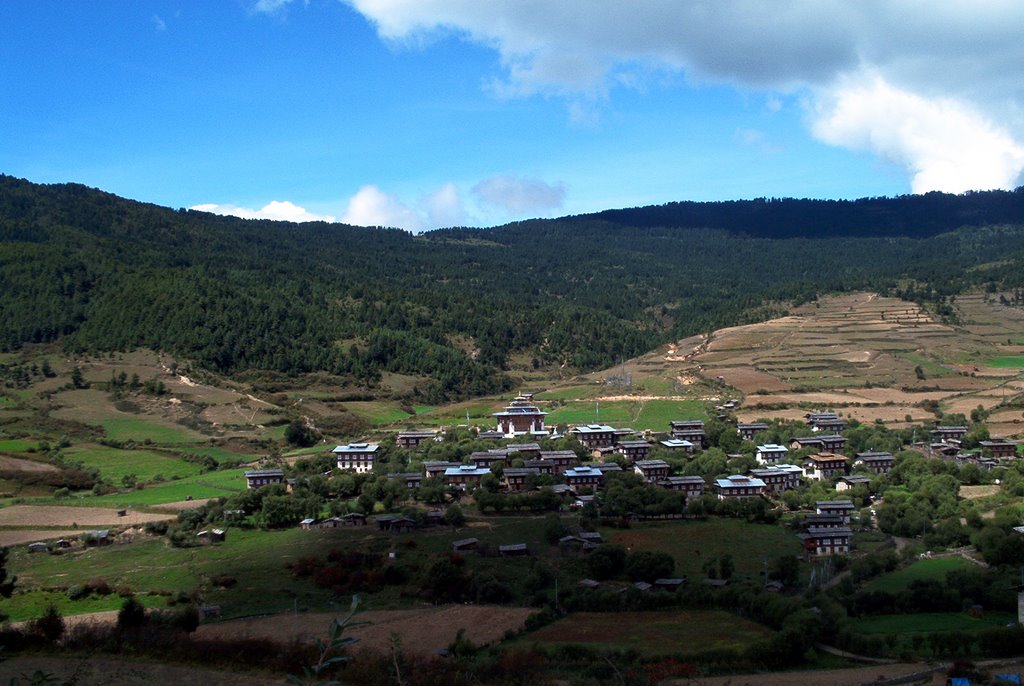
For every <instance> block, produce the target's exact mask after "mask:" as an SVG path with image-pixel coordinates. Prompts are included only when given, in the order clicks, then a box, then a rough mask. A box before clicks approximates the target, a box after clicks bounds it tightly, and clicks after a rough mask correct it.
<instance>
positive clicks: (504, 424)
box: [494, 393, 547, 438]
mask: <svg viewBox="0 0 1024 686" xmlns="http://www.w3.org/2000/svg"><path fill="white" fill-rule="evenodd" d="M546 415H547V412H542V411H541V410H540V409H539V408H538V407H537V406H536V405H534V404H533V394H532V393H520V394H519V395H518V396H516V398H515V399H514V400H513V401H512V402H511V403H509V404H508V406H507V407H506V408H505V410H504V411H502V412H495V413H494V417H495V419H497V420H498V431H500V432H501V433H502V435H504V436H507V437H509V438H512V437H513V436H522V435H523V434H530V435H534V436H541V435H546V434H547V430H546V429H545V428H544V417H545V416H546Z"/></svg>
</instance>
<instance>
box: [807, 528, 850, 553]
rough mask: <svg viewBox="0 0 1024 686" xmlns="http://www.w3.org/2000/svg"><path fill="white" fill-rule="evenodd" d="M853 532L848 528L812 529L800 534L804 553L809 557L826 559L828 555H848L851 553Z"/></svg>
mask: <svg viewBox="0 0 1024 686" xmlns="http://www.w3.org/2000/svg"><path fill="white" fill-rule="evenodd" d="M852 536H853V531H851V530H850V529H849V528H847V527H840V528H836V529H822V528H819V527H813V526H812V527H810V528H809V529H807V532H806V533H802V534H800V540H801V541H803V544H804V551H806V553H807V555H808V556H809V557H825V556H828V555H846V554H847V553H849V552H850V538H851V537H852Z"/></svg>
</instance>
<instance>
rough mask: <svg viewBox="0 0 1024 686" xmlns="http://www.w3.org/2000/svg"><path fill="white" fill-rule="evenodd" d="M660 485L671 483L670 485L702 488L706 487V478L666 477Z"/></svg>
mask: <svg viewBox="0 0 1024 686" xmlns="http://www.w3.org/2000/svg"><path fill="white" fill-rule="evenodd" d="M658 483H660V484H663V483H669V484H700V485H701V486H704V485H706V483H705V481H704V477H701V476H666V477H665V478H664V479H662V480H661V481H659V482H658Z"/></svg>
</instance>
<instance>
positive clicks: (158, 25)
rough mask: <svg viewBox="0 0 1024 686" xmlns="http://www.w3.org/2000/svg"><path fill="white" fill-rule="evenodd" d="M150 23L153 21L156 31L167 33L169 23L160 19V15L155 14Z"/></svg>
mask: <svg viewBox="0 0 1024 686" xmlns="http://www.w3.org/2000/svg"><path fill="white" fill-rule="evenodd" d="M150 21H152V22H153V28H155V29H156V30H157V31H166V30H167V22H165V21H164V20H163V19H162V18H161V17H160V15H159V14H154V15H153V16H152V17H151V18H150Z"/></svg>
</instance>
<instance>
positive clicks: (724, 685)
mask: <svg viewBox="0 0 1024 686" xmlns="http://www.w3.org/2000/svg"><path fill="white" fill-rule="evenodd" d="M927 668H928V667H927V665H923V664H894V665H875V666H871V667H851V668H849V669H824V670H819V671H809V672H779V673H778V674H737V675H733V676H717V677H700V678H696V679H673V680H671V681H667V682H666V683H667V684H671V685H672V686H792V685H793V684H800V686H839V685H841V684H842V685H846V684H866V683H870V682H872V681H881V680H885V679H891V678H894V677H899V676H904V675H907V674H914V673H916V672H921V671H924V670H926V669H927ZM925 683H928V684H944V683H946V676H945V674H941V675H939V674H936V675H934V677H933V679H932V680H931V681H927V682H925Z"/></svg>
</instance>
